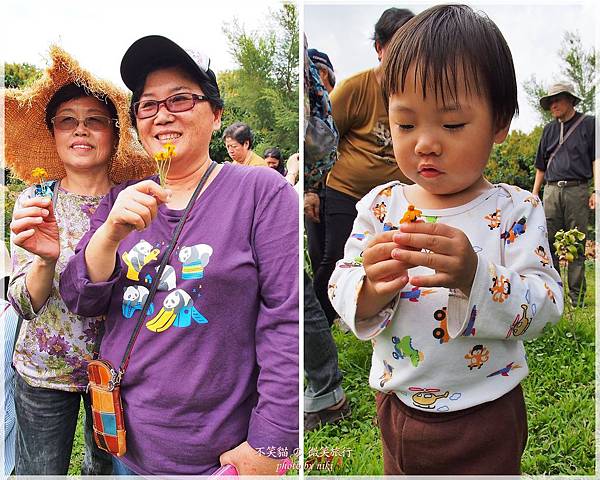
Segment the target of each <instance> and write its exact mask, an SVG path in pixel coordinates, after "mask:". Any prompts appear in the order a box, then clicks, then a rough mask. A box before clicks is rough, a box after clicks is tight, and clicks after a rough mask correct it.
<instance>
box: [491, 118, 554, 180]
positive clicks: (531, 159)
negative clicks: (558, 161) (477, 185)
mask: <svg viewBox="0 0 600 480" xmlns="http://www.w3.org/2000/svg"><path fill="white" fill-rule="evenodd" d="M542 130H543V127H542V126H541V125H538V126H537V127H535V128H534V129H533V131H532V132H531V133H523V132H521V131H520V130H515V131H513V132H511V133H510V135H508V137H506V140H505V141H504V142H503V143H502V144H500V145H495V146H494V148H493V150H492V154H491V156H490V160H489V162H488V165H487V168H486V170H485V176H486V177H487V179H488V180H489V181H490V182H492V183H508V184H510V185H517V186H518V187H521V188H523V189H525V190H529V191H531V190H532V189H533V181H534V179H535V165H534V164H535V155H536V152H537V147H538V144H539V143H540V138H541V136H542Z"/></svg>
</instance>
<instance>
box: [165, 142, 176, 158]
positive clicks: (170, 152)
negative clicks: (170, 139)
mask: <svg viewBox="0 0 600 480" xmlns="http://www.w3.org/2000/svg"><path fill="white" fill-rule="evenodd" d="M164 148H165V150H166V152H165V153H166V154H167V155H168V156H169V157H174V156H175V145H173V144H172V143H165V147H164Z"/></svg>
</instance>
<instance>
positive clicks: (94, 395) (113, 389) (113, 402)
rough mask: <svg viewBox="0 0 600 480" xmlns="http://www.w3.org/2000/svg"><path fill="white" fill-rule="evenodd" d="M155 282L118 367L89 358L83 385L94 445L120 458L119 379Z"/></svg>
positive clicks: (165, 258) (164, 263) (178, 230)
mask: <svg viewBox="0 0 600 480" xmlns="http://www.w3.org/2000/svg"><path fill="white" fill-rule="evenodd" d="M216 165H217V164H216V163H215V162H213V161H211V163H210V165H209V166H208V169H207V170H206V172H205V173H204V175H203V176H202V178H201V179H200V182H198V186H197V187H196V190H194V193H193V194H192V196H191V198H190V200H189V202H188V204H187V206H186V207H185V211H184V212H183V215H182V216H181V219H180V220H179V223H178V224H177V227H176V228H175V232H174V233H173V238H172V239H171V242H170V243H169V245H168V247H167V249H166V251H165V253H164V255H163V257H162V260H161V262H160V266H159V267H158V271H157V273H156V278H161V276H162V273H163V271H164V269H165V267H166V266H167V262H168V261H169V257H170V256H171V253H172V252H173V249H174V248H175V245H176V244H177V239H178V238H179V234H180V233H181V230H182V229H183V225H184V223H185V219H186V218H187V216H188V214H189V212H190V210H191V209H192V206H193V205H194V202H195V201H196V198H198V195H199V194H200V191H201V190H202V187H203V186H204V184H205V183H206V181H207V180H208V177H209V176H210V174H211V173H212V171H213V170H214V169H215V167H216ZM159 283H160V282H153V283H152V287H151V289H150V293H149V294H148V297H147V298H146V302H145V303H144V306H143V307H142V310H141V311H140V317H139V318H138V321H137V323H136V325H135V327H134V329H133V333H132V334H131V338H130V339H129V343H128V344H127V348H126V349H125V354H124V355H123V359H122V360H121V364H120V365H119V368H118V369H116V368H114V367H113V366H112V364H111V363H110V362H108V361H107V360H92V361H90V362H89V364H88V368H87V372H88V386H87V388H88V391H89V393H90V399H91V403H92V419H93V423H94V439H95V440H96V445H98V447H99V448H100V449H102V450H104V451H106V452H108V453H112V454H113V455H117V456H118V457H122V456H123V455H125V452H126V451H127V445H126V442H125V415H124V412H123V403H122V402H121V381H122V379H123V375H125V370H126V369H127V365H128V363H129V357H130V355H131V350H132V348H133V345H134V343H135V341H136V339H137V336H138V334H139V333H140V329H141V328H142V325H143V322H144V319H145V316H146V312H147V311H148V307H149V306H150V303H151V302H152V300H153V299H154V295H155V294H156V290H157V288H158V285H159Z"/></svg>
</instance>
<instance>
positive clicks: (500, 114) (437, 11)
mask: <svg viewBox="0 0 600 480" xmlns="http://www.w3.org/2000/svg"><path fill="white" fill-rule="evenodd" d="M413 65H414V68H415V72H414V76H415V81H416V80H417V78H420V81H421V88H422V92H423V98H425V96H426V91H427V89H428V88H431V89H432V90H433V91H434V92H435V96H436V99H437V98H438V94H439V95H440V96H441V100H442V104H443V105H444V106H446V101H447V96H448V94H449V95H450V97H452V100H456V96H457V90H458V83H457V82H458V80H457V78H458V76H459V75H461V74H462V75H463V78H464V82H465V88H466V90H467V93H469V94H470V93H472V92H473V91H475V92H476V93H477V94H478V95H485V96H487V98H488V99H489V101H490V104H491V108H492V116H493V119H494V125H495V127H496V128H497V129H500V128H504V127H506V126H507V125H508V124H509V123H510V121H511V119H512V117H513V116H514V115H515V114H517V113H518V111H519V105H518V103H517V81H516V78H515V68H514V65H513V60H512V55H511V53H510V49H509V48H508V45H507V43H506V40H505V39H504V37H503V36H502V33H501V32H500V30H499V29H498V27H497V26H496V24H495V23H494V22H492V21H491V20H490V19H489V18H488V17H487V16H486V15H485V14H483V13H477V12H475V11H473V9H471V8H470V7H468V6H466V5H438V6H435V7H432V8H429V9H427V10H425V11H423V12H421V13H420V14H419V15H417V16H416V17H414V18H413V19H411V20H410V21H408V22H407V23H406V24H405V25H404V26H403V27H402V28H400V29H399V30H398V32H397V33H396V34H395V35H394V37H393V38H392V40H391V41H390V43H389V45H388V50H387V54H386V58H385V59H384V62H383V79H382V88H383V94H384V95H385V104H386V105H387V104H388V101H389V97H390V96H391V95H393V94H395V93H398V92H403V91H404V88H405V85H406V76H407V74H408V71H409V69H410V68H411V67H412V66H413Z"/></svg>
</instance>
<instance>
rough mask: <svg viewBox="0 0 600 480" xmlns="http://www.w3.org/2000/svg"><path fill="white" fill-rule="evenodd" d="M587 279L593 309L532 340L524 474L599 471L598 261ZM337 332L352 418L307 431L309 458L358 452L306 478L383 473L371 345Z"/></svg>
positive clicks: (589, 305) (525, 387)
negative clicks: (596, 368) (325, 453)
mask: <svg viewBox="0 0 600 480" xmlns="http://www.w3.org/2000/svg"><path fill="white" fill-rule="evenodd" d="M586 279H587V282H588V289H587V295H586V305H587V306H586V307H583V308H580V309H577V312H576V315H575V316H574V318H573V320H572V321H567V319H566V318H565V317H563V318H562V319H561V320H560V322H559V323H558V325H556V326H554V327H552V328H550V329H548V331H547V332H545V334H544V335H543V336H542V337H540V338H537V339H535V340H532V341H528V342H526V343H525V350H526V352H527V358H528V364H529V368H530V372H529V375H528V377H527V378H526V379H525V380H524V381H523V382H522V386H523V391H524V393H525V403H526V405H527V421H528V424H529V439H528V441H527V446H526V449H525V453H524V454H523V458H522V462H521V467H522V471H523V474H524V475H577V476H582V475H589V476H593V475H594V473H595V439H594V431H595V410H594V408H595V397H594V385H595V383H594V378H595V377H594V375H595V374H594V365H595V362H594V358H595V340H594V339H595V320H594V310H595V309H594V291H595V290H594V264H593V262H586ZM333 334H334V339H335V341H336V343H337V346H338V352H339V363H340V368H341V369H342V371H343V373H344V380H343V381H342V386H343V387H344V390H345V391H346V395H347V396H348V398H349V399H350V403H351V406H352V415H351V417H350V418H348V419H347V420H344V421H342V422H340V423H338V424H336V425H325V426H324V427H322V428H320V429H318V430H315V431H313V432H307V433H305V436H304V453H305V454H306V453H308V452H309V451H311V449H317V450H319V449H323V448H324V447H327V448H328V449H329V450H331V449H332V448H334V447H337V448H339V449H341V450H344V449H346V448H349V449H351V455H350V456H349V457H345V458H343V459H342V465H336V466H335V467H334V468H333V471H331V472H330V471H328V472H319V471H317V470H316V468H315V469H314V470H313V471H312V472H308V471H307V472H306V474H307V475H319V474H320V475H324V474H328V475H383V452H382V448H381V440H380V437H379V429H378V427H377V425H376V412H375V398H374V397H375V393H374V391H373V390H372V389H371V388H370V387H369V385H368V378H369V368H370V362H371V354H372V347H371V344H370V343H369V342H361V341H359V340H357V339H356V338H355V337H354V336H353V335H352V334H350V333H342V332H341V331H340V330H339V329H337V328H334V330H333ZM334 460H335V459H334ZM334 463H336V462H334Z"/></svg>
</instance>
